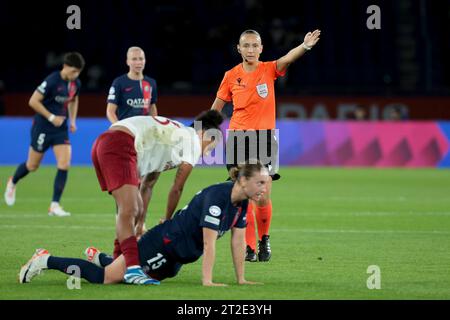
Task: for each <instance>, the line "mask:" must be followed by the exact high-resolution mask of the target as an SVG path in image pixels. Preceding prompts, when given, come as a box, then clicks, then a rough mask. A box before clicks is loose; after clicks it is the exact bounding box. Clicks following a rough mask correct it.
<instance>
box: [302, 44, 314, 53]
mask: <svg viewBox="0 0 450 320" xmlns="http://www.w3.org/2000/svg"><path fill="white" fill-rule="evenodd" d="M302 47H303V49H305V50H306V51H309V50H311V49H312V47H310V46H307V45H306V44H305V43H304V42H303V43H302Z"/></svg>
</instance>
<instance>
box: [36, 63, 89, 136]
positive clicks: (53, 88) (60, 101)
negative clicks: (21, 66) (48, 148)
mask: <svg viewBox="0 0 450 320" xmlns="http://www.w3.org/2000/svg"><path fill="white" fill-rule="evenodd" d="M80 87H81V81H80V80H79V79H77V80H75V81H66V80H63V78H61V74H60V71H55V72H53V73H51V74H50V75H49V76H48V77H47V78H45V80H44V81H43V82H42V83H41V84H40V85H39V86H38V87H37V88H36V90H37V91H38V92H40V93H41V94H43V95H44V100H43V101H42V104H43V105H44V106H45V108H47V110H48V111H50V112H51V113H53V114H54V115H57V116H64V117H66V120H65V121H64V123H63V124H62V125H61V126H60V127H55V126H54V125H53V124H52V123H51V122H49V121H48V120H47V119H46V118H45V117H43V116H42V115H41V114H38V113H37V114H36V115H35V116H34V125H35V126H38V127H39V128H41V129H44V130H45V131H46V132H60V131H64V130H65V131H67V120H68V117H69V114H68V106H69V103H70V102H72V101H73V100H74V98H75V97H76V96H78V95H79V93H80Z"/></svg>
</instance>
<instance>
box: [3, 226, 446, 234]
mask: <svg viewBox="0 0 450 320" xmlns="http://www.w3.org/2000/svg"><path fill="white" fill-rule="evenodd" d="M24 228H32V229H90V230H115V227H114V226H110V227H102V226H77V225H72V224H71V225H63V226H61V225H55V226H51V225H17V224H14V225H12V224H6V225H5V224H4V225H0V229H24ZM271 231H272V233H281V232H283V233H284V232H296V233H354V234H372V233H375V234H426V235H435V234H445V235H447V234H450V231H441V230H429V231H424V230H354V229H281V228H280V229H278V228H273V229H272V230H271Z"/></svg>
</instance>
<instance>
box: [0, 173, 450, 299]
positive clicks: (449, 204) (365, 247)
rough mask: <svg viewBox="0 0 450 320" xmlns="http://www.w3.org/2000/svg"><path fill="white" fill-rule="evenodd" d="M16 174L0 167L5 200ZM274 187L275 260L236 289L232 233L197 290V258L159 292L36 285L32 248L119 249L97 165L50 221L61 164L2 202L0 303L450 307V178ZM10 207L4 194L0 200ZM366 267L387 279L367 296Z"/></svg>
mask: <svg viewBox="0 0 450 320" xmlns="http://www.w3.org/2000/svg"><path fill="white" fill-rule="evenodd" d="M13 171H14V168H13V167H0V179H1V185H0V186H1V193H2V195H3V192H4V187H5V183H6V180H7V177H8V176H9V175H11V174H12V172H13ZM174 173H175V171H172V172H168V173H164V174H162V175H161V177H160V181H159V182H158V183H157V185H156V188H155V191H154V195H153V200H152V203H151V205H150V210H149V214H148V217H147V226H148V227H150V226H152V225H154V224H156V223H157V221H158V219H159V217H161V216H162V215H163V213H164V209H165V204H166V199H167V192H168V190H169V187H170V185H171V181H172V179H173V177H174ZM280 173H281V174H282V179H281V180H280V181H277V182H275V183H274V188H273V204H274V213H273V219H272V227H271V233H270V234H271V245H272V253H273V256H272V260H271V261H270V262H268V263H248V262H247V263H246V277H247V279H248V280H254V281H262V282H264V285H262V286H238V285H236V284H235V278H234V269H233V265H232V260H231V254H230V233H227V234H226V235H225V236H224V237H223V238H221V239H220V240H219V241H218V242H217V257H216V264H215V268H214V281H216V282H224V283H227V284H229V286H228V287H225V288H217V287H216V288H205V287H202V286H201V280H200V279H201V259H200V260H199V261H197V262H196V263H193V264H189V265H185V266H184V267H183V268H182V269H181V271H180V273H179V275H178V276H177V277H175V278H173V279H169V280H165V281H163V282H162V284H161V285H160V286H157V287H138V286H131V285H124V284H118V285H110V286H102V285H92V284H89V283H87V282H86V281H85V280H82V282H81V289H80V290H69V289H67V286H66V282H67V279H68V276H66V275H64V274H62V273H60V272H57V271H53V270H46V271H44V274H43V275H41V276H38V277H36V278H35V279H34V280H33V282H32V283H30V284H24V285H20V284H18V283H17V273H18V271H19V268H20V266H21V265H22V264H24V263H25V262H26V261H27V260H28V259H29V258H30V256H31V255H32V254H33V252H34V250H35V249H36V248H38V247H44V248H46V249H48V250H49V251H50V252H51V253H53V254H54V255H55V256H68V257H82V252H83V250H84V249H85V248H86V247H87V246H89V245H93V246H96V247H98V248H100V249H101V250H102V251H105V252H111V250H112V241H113V238H114V223H115V222H114V221H115V220H114V211H115V205H114V202H113V200H112V197H111V196H108V195H107V194H106V193H102V192H101V191H100V190H99V186H98V183H97V180H96V177H95V173H94V171H93V169H92V168H90V167H74V168H72V169H71V170H70V171H69V179H68V184H67V186H66V190H65V193H64V195H63V198H62V205H63V206H64V207H65V209H67V210H68V211H70V212H72V216H71V217H68V218H58V217H49V216H48V215H47V208H48V205H49V202H50V197H51V193H52V189H53V179H54V175H55V169H54V167H42V168H40V169H39V170H38V171H37V172H36V173H33V174H30V175H29V176H28V177H26V178H25V179H24V180H22V181H21V182H20V183H19V185H18V189H17V199H16V205H15V206H14V207H7V206H6V204H5V203H4V201H3V199H2V201H0V238H1V241H2V249H3V250H2V257H1V259H0V269H1V272H0V288H1V291H0V299H186V300H190V299H208V300H210V299H286V300H289V299H450V211H449V208H450V196H449V195H450V183H449V181H450V171H448V170H437V169H421V170H406V169H386V170H380V169H351V170H349V169H331V168H327V169H325V168H314V169H305V168H282V169H281V171H280ZM224 178H225V170H224V169H223V168H197V169H195V170H194V171H193V174H192V176H191V178H190V179H189V181H188V183H187V186H186V188H185V190H184V193H183V197H182V199H181V201H180V205H179V207H183V206H184V205H185V204H186V203H187V201H188V200H190V199H191V197H192V196H193V195H194V194H195V193H196V192H197V191H198V190H200V189H201V188H203V187H205V186H207V185H210V184H213V183H216V182H220V181H223V180H224ZM2 198H3V197H2ZM370 265H377V266H379V267H380V270H381V289H380V290H369V289H368V288H367V285H366V282H367V279H368V277H369V276H370V275H371V274H368V273H367V268H368V267H369V266H370Z"/></svg>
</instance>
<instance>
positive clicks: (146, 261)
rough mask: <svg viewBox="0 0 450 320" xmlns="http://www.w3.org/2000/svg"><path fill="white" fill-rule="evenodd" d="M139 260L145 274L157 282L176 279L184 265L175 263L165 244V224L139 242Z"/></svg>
mask: <svg viewBox="0 0 450 320" xmlns="http://www.w3.org/2000/svg"><path fill="white" fill-rule="evenodd" d="M138 249H139V259H140V261H141V267H142V269H143V270H144V272H145V273H147V274H148V275H149V276H150V277H152V278H153V279H156V280H164V279H166V278H172V277H175V276H176V275H177V274H178V272H179V271H180V269H181V267H182V264H181V263H179V262H177V261H175V259H174V258H173V257H171V256H170V254H169V253H168V252H167V250H166V248H165V244H164V224H160V225H157V226H156V227H153V228H152V229H151V230H149V231H147V232H146V233H145V234H144V235H143V236H142V237H141V238H140V239H139V241H138Z"/></svg>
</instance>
